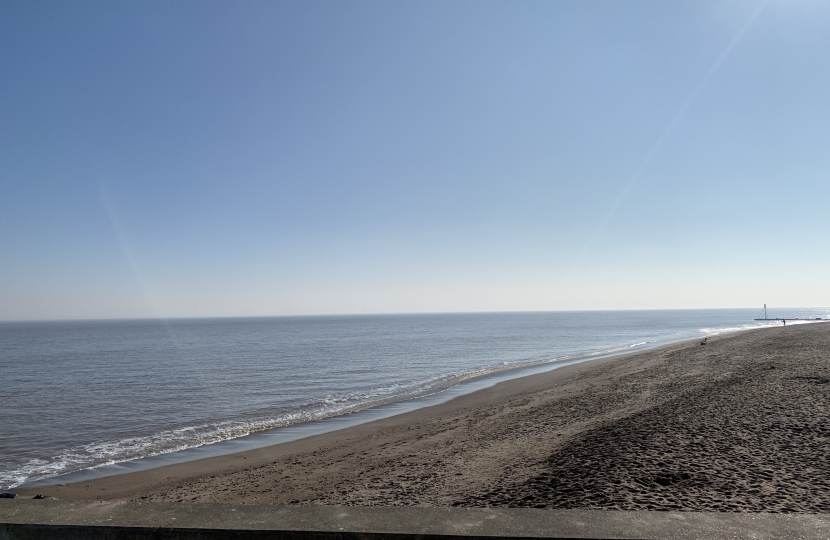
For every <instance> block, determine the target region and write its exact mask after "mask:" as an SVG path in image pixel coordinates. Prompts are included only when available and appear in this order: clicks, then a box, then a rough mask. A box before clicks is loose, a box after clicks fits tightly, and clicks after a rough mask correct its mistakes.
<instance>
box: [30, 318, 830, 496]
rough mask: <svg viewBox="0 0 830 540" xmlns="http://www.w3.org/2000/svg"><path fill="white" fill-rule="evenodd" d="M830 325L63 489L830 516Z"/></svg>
mask: <svg viewBox="0 0 830 540" xmlns="http://www.w3.org/2000/svg"><path fill="white" fill-rule="evenodd" d="M828 403H830V324H826V323H820V324H809V325H796V326H787V327H776V328H769V329H762V330H754V331H747V332H740V333H735V334H731V335H724V336H720V337H712V338H709V340H708V343H707V344H706V345H700V344H699V342H698V341H693V342H684V343H679V344H674V345H669V346H665V347H661V348H657V349H653V350H649V351H645V352H640V353H635V354H630V355H625V356H617V357H612V358H605V359H600V360H594V361H590V362H584V363H582V364H578V365H573V366H568V367H564V368H561V369H557V370H554V371H551V372H548V373H544V374H540V375H533V376H529V377H524V378H520V379H514V380H511V381H507V382H504V383H501V384H499V385H497V386H494V387H492V388H489V389H485V390H481V391H479V392H475V393H473V394H469V395H466V396H462V397H460V398H457V399H455V400H453V401H451V402H448V403H445V404H442V405H438V406H434V407H429V408H425V409H421V410H417V411H414V412H410V413H407V414H403V415H399V416H396V417H393V418H388V419H385V420H380V421H377V422H373V423H370V424H365V425H361V426H357V427H353V428H349V429H345V430H341V431H337V432H333V433H328V434H325V435H320V436H316V437H311V438H308V439H303V440H300V441H296V442H292V443H287V444H283V445H278V446H273V447H269V448H263V449H259V450H256V451H250V452H245V453H242V454H235V455H229V456H221V457H216V458H211V459H206V460H201V461H195V462H191V463H183V464H179V465H171V466H167V467H162V468H158V469H153V470H148V471H142V472H137V473H131V474H125V475H120V476H113V477H108V478H102V479H99V480H95V481H91V482H84V483H81V484H69V485H66V486H43V487H35V488H25V489H21V488H19V489H17V490H15V491H17V492H18V493H20V494H21V496H33V495H34V494H35V493H40V494H43V495H45V496H54V497H57V498H59V499H61V500H111V501H112V500H132V501H179V502H183V503H200V502H214V503H233V504H258V505H279V504H324V505H380V506H404V505H414V506H468V507H475V506H500V507H536V508H596V509H625V510H642V509H654V510H687V511H750V512H830V478H828V476H827V471H828V470H830V457H828V452H827V449H828V443H830V424H828V420H829V419H830V414H829V413H830V409H828Z"/></svg>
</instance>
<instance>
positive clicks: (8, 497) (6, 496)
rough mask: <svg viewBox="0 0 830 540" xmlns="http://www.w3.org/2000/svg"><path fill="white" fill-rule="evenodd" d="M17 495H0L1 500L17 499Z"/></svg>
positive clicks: (5, 492)
mask: <svg viewBox="0 0 830 540" xmlns="http://www.w3.org/2000/svg"><path fill="white" fill-rule="evenodd" d="M16 498H17V493H12V492H11V491H4V492H3V493H0V499H16Z"/></svg>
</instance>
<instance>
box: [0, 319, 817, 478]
mask: <svg viewBox="0 0 830 540" xmlns="http://www.w3.org/2000/svg"><path fill="white" fill-rule="evenodd" d="M758 316H759V310H757V309H721V310H670V311H594V312H589V311H579V312H532V313H464V314H412V315H351V316H314V317H312V316H309V317H270V318H228V319H152V320H148V319H141V320H108V321H51V322H5V323H0V489H10V488H14V487H16V486H19V485H22V484H37V483H38V482H40V483H59V482H68V481H78V480H80V479H84V478H94V477H99V476H105V475H109V474H118V473H122V472H127V471H130V470H141V469H146V468H151V467H157V466H161V465H166V464H169V463H176V462H182V461H187V460H192V459H200V458H202V457H209V456H212V455H219V454H223V453H232V452H237V451H241V450H247V449H250V448H256V447H261V446H266V445H270V444H275V443H279V442H285V441H288V440H294V439H297V438H301V437H305V436H309V435H313V434H316V433H322V432H325V431H331V430H333V429H340V428H342V427H348V426H350V425H355V424H358V423H362V422H368V421H371V420H374V419H377V418H382V417H387V416H391V415H394V414H400V413H402V412H406V411H408V410H413V409H416V408H419V407H424V406H429V405H432V404H435V403H440V402H443V401H447V400H449V399H452V398H453V397H455V396H457V395H461V394H464V393H467V392H472V391H475V390H477V389H480V388H484V387H486V386H489V385H492V384H496V383H497V382H499V381H502V380H506V379H509V378H514V377H519V376H523V375H528V374H532V373H538V372H541V371H547V370H550V369H556V368H557V367H561V366H563V365H568V364H572V363H575V362H581V361H585V360H590V359H593V358H597V357H601V356H608V355H613V354H618V353H624V352H633V351H637V350H643V349H647V348H650V347H656V346H659V345H663V344H667V343H672V342H677V341H681V340H686V339H694V338H700V337H704V336H711V335H715V334H718V333H722V332H728V331H737V330H747V329H751V328H756V327H759V326H764V325H780V324H781V323H780V322H759V321H754V320H753V319H754V318H756V317H758ZM769 316H770V317H787V318H790V317H793V318H795V317H799V318H802V319H805V318H809V319H815V318H817V317H821V318H828V317H830V309H816V308H809V309H805V308H790V309H779V310H775V311H773V310H770V312H769Z"/></svg>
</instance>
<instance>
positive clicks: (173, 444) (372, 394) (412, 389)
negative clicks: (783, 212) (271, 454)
mask: <svg viewBox="0 0 830 540" xmlns="http://www.w3.org/2000/svg"><path fill="white" fill-rule="evenodd" d="M655 342H656V341H653V340H652V341H640V342H637V343H631V344H627V345H622V346H618V347H612V348H606V349H601V350H595V351H588V352H583V353H577V354H570V355H564V356H557V357H553V358H545V359H538V360H530V361H519V362H503V363H502V364H499V365H494V366H488V367H484V368H480V369H475V370H470V371H465V372H462V373H454V374H447V375H441V376H436V377H433V378H431V379H428V380H426V381H419V382H416V383H411V384H404V383H395V384H390V385H387V386H383V387H378V388H374V389H369V390H365V391H360V392H352V393H348V394H344V395H328V396H325V397H323V398H322V399H320V401H318V402H315V403H310V404H306V405H304V406H301V407H298V408H297V409H294V410H290V411H283V412H280V413H278V414H269V415H266V416H259V417H250V418H241V419H229V420H223V421H218V422H208V423H203V424H198V425H192V426H183V427H179V428H175V429H169V430H164V431H160V432H158V433H155V434H153V435H149V436H144V437H129V438H124V439H119V440H115V441H98V442H94V443H89V444H83V445H79V446H75V447H73V448H70V449H68V450H66V451H64V452H62V453H60V454H59V455H56V456H53V457H52V458H51V459H48V460H47V459H42V458H36V459H31V460H29V461H28V462H27V463H25V464H23V465H22V466H19V467H16V468H14V469H12V470H7V471H2V472H0V487H2V488H3V489H9V488H13V487H16V486H19V485H21V484H24V483H26V482H32V481H36V480H42V479H46V478H53V477H56V476H60V475H63V474H67V473H70V472H75V471H80V470H87V469H95V468H99V467H106V466H110V465H115V464H118V463H124V462H128V461H133V460H136V459H140V458H145V457H151V456H158V455H162V454H169V453H173V452H178V451H181V450H187V449H190V448H197V447H201V446H205V445H209V444H215V443H219V442H222V441H227V440H231V439H237V438H239V437H244V436H247V435H252V434H254V433H259V432H263V431H267V430H271V429H276V428H280V427H286V426H290V425H295V424H300V423H304V422H310V421H313V420H322V419H325V418H331V417H334V416H340V415H344V414H351V413H355V412H358V411H361V410H364V409H368V408H372V407H378V406H381V405H385V404H389V403H395V402H401V401H407V400H410V399H415V398H418V397H423V396H428V395H432V394H436V393H438V392H441V391H444V390H447V389H449V388H452V387H455V386H457V385H459V384H461V383H463V382H465V381H470V380H473V379H478V378H481V377H487V376H491V375H496V374H499V373H504V372H507V371H514V370H516V371H518V370H521V369H526V368H532V367H536V366H544V365H546V364H549V365H552V366H553V365H555V364H561V363H575V362H578V361H581V360H589V359H592V358H596V357H599V356H606V355H611V354H615V353H620V352H624V351H628V350H633V349H636V348H638V347H644V346H647V345H650V344H653V343H655Z"/></svg>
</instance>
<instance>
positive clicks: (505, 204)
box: [0, 0, 830, 320]
mask: <svg viewBox="0 0 830 540" xmlns="http://www.w3.org/2000/svg"><path fill="white" fill-rule="evenodd" d="M828 27H830V3H828V2H823V1H820V0H802V1H799V0H786V1H784V0H769V1H758V0H716V1H697V2H693V1H690V2H665V1H663V0H655V1H645V0H641V1H628V0H625V1H570V2H568V1H559V2H556V1H543V2H533V1H525V2H514V1H510V2H497V1H487V0H474V1H461V0H457V1H450V2H446V1H443V0H442V1H425V0H417V1H406V0H401V1H396V2H386V1H362V0H354V1H348V2H343V1H321V0H304V1H293V2H289V1H284V2H277V1H261V2H260V1H230V0H228V1H221V2H216V1H209V0H199V1H192V2H191V1H184V0H182V1H175V2H170V1H167V0H165V1H152V0H142V1H135V2H130V1H124V2H109V1H93V2H89V1H83V0H78V1H75V2H58V1H54V2H43V1H38V0H25V1H16V0H0V320H40V319H89V318H91V319H97V318H134V317H215V316H270V315H311V314H341V313H401V312H403V313H410V312H455V311H463V312H469V311H526V310H589V309H590V310H593V309H664V308H666V309H682V308H730V307H757V308H759V309H760V307H761V306H762V305H763V304H764V303H766V304H768V305H770V306H790V307H793V306H805V307H806V306H830V279H828V276H830V234H828V233H830V204H828V203H830V178H828V175H829V174H830V127H828V126H830V99H828V97H827V96H828V95H830V94H829V92H830V54H827V51H830V32H827V28H828Z"/></svg>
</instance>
